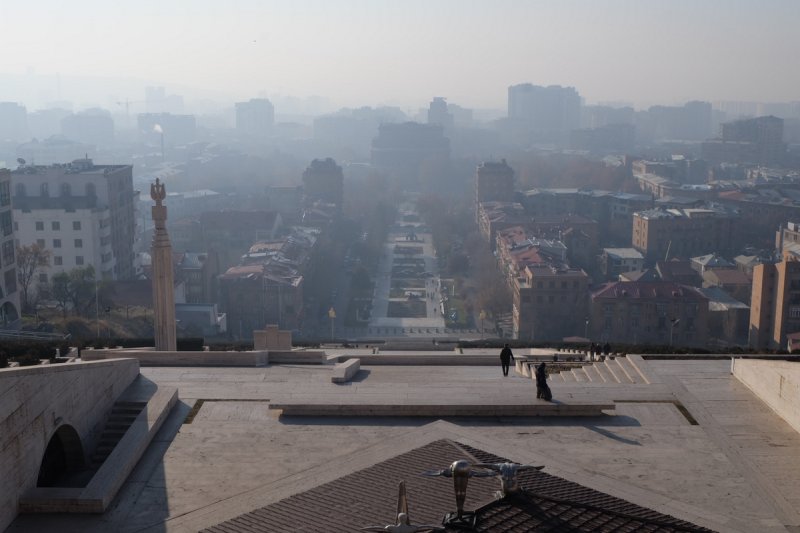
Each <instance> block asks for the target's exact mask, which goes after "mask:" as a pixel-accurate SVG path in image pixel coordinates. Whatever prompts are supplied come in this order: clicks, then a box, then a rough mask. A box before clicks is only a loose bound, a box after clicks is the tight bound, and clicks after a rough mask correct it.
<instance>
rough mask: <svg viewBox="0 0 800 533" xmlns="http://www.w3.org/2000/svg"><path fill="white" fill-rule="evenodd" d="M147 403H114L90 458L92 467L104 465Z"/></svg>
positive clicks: (96, 468)
mask: <svg viewBox="0 0 800 533" xmlns="http://www.w3.org/2000/svg"><path fill="white" fill-rule="evenodd" d="M145 405H147V402H127V401H118V402H115V403H114V406H113V407H112V408H111V414H110V415H109V416H108V420H107V421H106V425H105V427H104V428H103V432H102V433H101V434H100V440H99V441H98V443H97V448H96V449H95V451H94V454H93V455H92V457H91V458H90V459H89V468H90V469H92V470H98V469H99V468H100V467H101V466H102V465H103V463H104V462H105V460H106V459H107V458H108V456H109V455H111V452H112V451H114V448H115V447H116V446H117V443H119V441H120V440H122V437H123V436H125V432H126V431H128V428H129V427H131V424H133V421H134V420H136V417H137V416H139V413H141V412H142V409H144V407H145Z"/></svg>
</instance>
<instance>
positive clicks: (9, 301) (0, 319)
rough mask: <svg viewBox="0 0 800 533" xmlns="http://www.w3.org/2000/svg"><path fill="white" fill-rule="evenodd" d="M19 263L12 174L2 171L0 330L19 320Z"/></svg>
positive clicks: (0, 172) (0, 198)
mask: <svg viewBox="0 0 800 533" xmlns="http://www.w3.org/2000/svg"><path fill="white" fill-rule="evenodd" d="M16 267H17V261H16V247H15V244H14V223H13V216H12V209H11V172H9V171H8V170H5V169H0V328H8V327H14V326H15V325H16V323H17V322H18V320H19V317H20V314H19V311H20V309H19V292H18V290H17V268H16Z"/></svg>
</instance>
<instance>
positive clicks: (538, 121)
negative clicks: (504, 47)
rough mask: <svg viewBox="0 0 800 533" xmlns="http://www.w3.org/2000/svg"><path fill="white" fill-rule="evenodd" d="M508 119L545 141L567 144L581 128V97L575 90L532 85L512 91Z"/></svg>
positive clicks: (554, 86)
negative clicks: (564, 142)
mask: <svg viewBox="0 0 800 533" xmlns="http://www.w3.org/2000/svg"><path fill="white" fill-rule="evenodd" d="M508 118H509V120H510V121H511V122H512V124H513V125H514V126H515V127H517V128H523V129H525V130H527V131H530V132H532V133H533V134H534V136H535V137H536V138H541V139H543V140H547V139H549V140H565V139H566V138H567V136H568V135H569V132H570V131H572V130H575V129H578V128H579V127H580V121H581V97H580V95H579V94H578V91H576V90H575V88H574V87H561V86H560V85H550V86H548V87H542V86H539V85H532V84H530V83H522V84H519V85H512V86H510V87H509V88H508Z"/></svg>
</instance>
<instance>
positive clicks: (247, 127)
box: [236, 98, 275, 138]
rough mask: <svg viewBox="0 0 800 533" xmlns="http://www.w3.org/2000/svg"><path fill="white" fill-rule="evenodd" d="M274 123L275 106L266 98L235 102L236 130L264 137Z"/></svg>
mask: <svg viewBox="0 0 800 533" xmlns="http://www.w3.org/2000/svg"><path fill="white" fill-rule="evenodd" d="M274 125H275V108H274V107H273V106H272V102H270V101H269V100H267V99H266V98H252V99H250V100H248V101H247V102H236V130H237V131H238V132H239V133H241V134H243V135H248V136H250V137H256V138H264V137H267V136H268V135H269V134H270V133H271V132H272V127H273V126H274Z"/></svg>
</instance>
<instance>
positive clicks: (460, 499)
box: [422, 460, 497, 520]
mask: <svg viewBox="0 0 800 533" xmlns="http://www.w3.org/2000/svg"><path fill="white" fill-rule="evenodd" d="M422 475H423V476H443V477H451V478H453V490H455V493H456V513H457V515H456V517H455V518H456V519H458V520H461V519H462V518H463V517H464V500H466V498H467V483H469V478H471V477H489V476H495V475H497V474H496V473H495V472H491V471H489V472H487V471H486V470H473V468H472V465H471V464H470V462H469V461H464V460H460V461H454V462H453V463H452V464H451V465H450V467H449V468H444V469H442V470H429V471H427V472H423V474H422Z"/></svg>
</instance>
